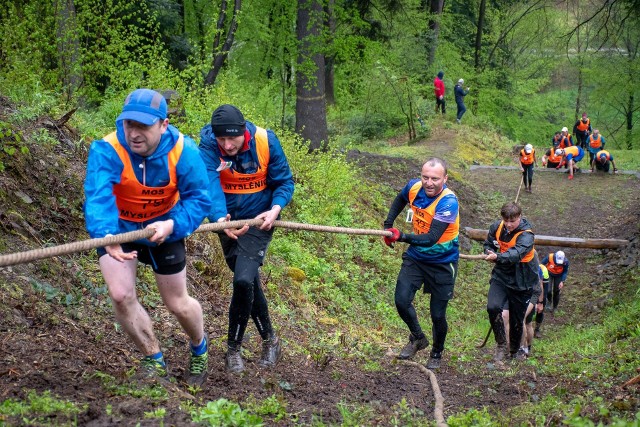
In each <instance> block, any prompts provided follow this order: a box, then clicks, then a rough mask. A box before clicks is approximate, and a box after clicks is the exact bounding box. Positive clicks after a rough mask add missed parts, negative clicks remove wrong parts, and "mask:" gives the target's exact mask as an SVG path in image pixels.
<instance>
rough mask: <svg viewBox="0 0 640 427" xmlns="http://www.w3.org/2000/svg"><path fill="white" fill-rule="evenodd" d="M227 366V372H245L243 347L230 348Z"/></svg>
mask: <svg viewBox="0 0 640 427" xmlns="http://www.w3.org/2000/svg"><path fill="white" fill-rule="evenodd" d="M225 366H226V367H227V372H232V373H234V374H239V373H240V372H242V371H244V360H242V349H241V347H238V348H233V347H229V348H228V349H227V355H226V357H225Z"/></svg>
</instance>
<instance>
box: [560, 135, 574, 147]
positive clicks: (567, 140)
mask: <svg viewBox="0 0 640 427" xmlns="http://www.w3.org/2000/svg"><path fill="white" fill-rule="evenodd" d="M572 145H573V144H572V143H571V134H567V136H561V137H560V144H558V148H567V147H571V146H572Z"/></svg>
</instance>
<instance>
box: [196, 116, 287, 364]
mask: <svg viewBox="0 0 640 427" xmlns="http://www.w3.org/2000/svg"><path fill="white" fill-rule="evenodd" d="M200 152H201V154H202V157H203V160H204V162H205V165H206V166H207V173H208V175H209V181H210V185H211V191H212V193H213V192H215V190H216V189H219V188H220V186H222V191H223V192H224V195H225V199H226V205H225V206H221V205H214V206H213V207H212V210H211V212H210V213H209V215H208V217H209V221H211V222H225V221H231V220H233V221H235V220H243V219H253V218H256V219H261V220H263V221H264V222H263V223H262V225H260V226H259V227H249V226H246V225H245V226H244V227H242V228H239V229H225V230H224V233H219V234H218V236H219V237H220V243H221V245H222V251H223V252H224V257H225V261H226V262H227V265H228V266H229V268H230V269H231V271H233V272H234V275H233V295H232V297H231V304H230V307H229V330H228V335H227V355H226V368H227V370H228V371H229V372H234V373H239V372H242V371H243V370H244V361H243V359H242V353H241V346H242V339H243V337H244V333H245V329H246V327H247V324H248V323H249V317H251V318H252V319H253V321H254V323H255V325H256V327H257V329H258V332H259V333H260V336H261V338H262V354H261V356H260V360H259V362H258V364H259V365H260V366H262V367H266V368H268V367H272V366H274V365H275V364H276V363H277V362H278V360H279V358H280V352H281V344H280V340H279V338H278V336H277V335H276V334H275V332H274V331H273V327H272V325H271V319H270V317H269V308H268V305H267V299H266V297H265V294H264V292H263V290H262V287H261V282H260V266H262V263H263V261H264V257H265V255H266V251H267V247H268V246H269V243H270V242H271V238H272V236H273V228H272V226H273V223H274V221H275V220H276V219H278V218H279V216H280V211H281V210H282V209H283V208H284V207H285V206H286V205H287V204H289V202H290V201H291V197H292V196H293V187H294V186H293V175H292V174H291V169H290V168H289V163H288V162H287V158H286V156H285V154H284V151H283V150H282V146H281V145H280V141H279V140H278V137H277V136H276V135H275V133H273V131H271V130H266V129H263V128H260V127H258V126H256V125H254V124H253V123H251V122H248V121H246V120H245V119H244V116H243V115H242V113H241V112H240V110H239V109H238V108H237V107H235V106H233V105H230V104H224V105H221V106H220V107H218V108H216V110H215V111H214V112H213V115H212V116H211V123H209V124H207V125H205V126H204V127H203V128H202V130H201V131H200ZM218 191H219V190H218Z"/></svg>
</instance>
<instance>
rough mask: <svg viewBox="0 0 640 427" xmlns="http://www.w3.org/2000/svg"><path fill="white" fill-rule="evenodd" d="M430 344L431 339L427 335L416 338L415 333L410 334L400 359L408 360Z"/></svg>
mask: <svg viewBox="0 0 640 427" xmlns="http://www.w3.org/2000/svg"><path fill="white" fill-rule="evenodd" d="M428 346H429V340H428V339H427V337H426V336H424V337H422V338H420V339H416V338H415V337H414V336H413V334H409V342H408V343H407V344H406V345H405V346H404V347H403V348H402V350H401V351H400V354H399V355H398V359H402V360H407V359H412V358H413V356H415V355H416V353H417V352H418V351H420V350H424V349H425V348H427V347H428Z"/></svg>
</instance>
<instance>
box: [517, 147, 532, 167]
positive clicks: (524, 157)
mask: <svg viewBox="0 0 640 427" xmlns="http://www.w3.org/2000/svg"><path fill="white" fill-rule="evenodd" d="M535 156H536V150H535V149H532V150H531V154H527V153H525V152H524V148H523V149H522V150H520V163H522V164H523V165H532V164H533V160H534V159H535Z"/></svg>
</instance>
